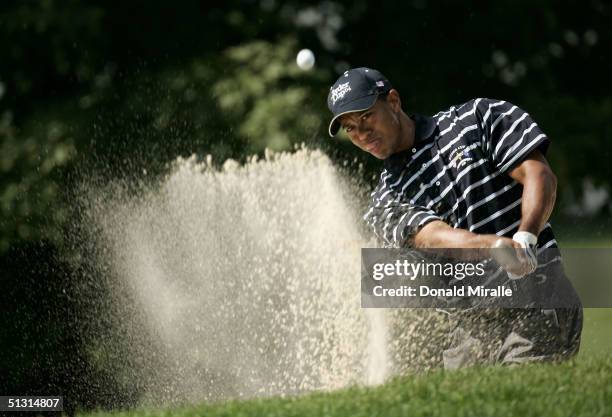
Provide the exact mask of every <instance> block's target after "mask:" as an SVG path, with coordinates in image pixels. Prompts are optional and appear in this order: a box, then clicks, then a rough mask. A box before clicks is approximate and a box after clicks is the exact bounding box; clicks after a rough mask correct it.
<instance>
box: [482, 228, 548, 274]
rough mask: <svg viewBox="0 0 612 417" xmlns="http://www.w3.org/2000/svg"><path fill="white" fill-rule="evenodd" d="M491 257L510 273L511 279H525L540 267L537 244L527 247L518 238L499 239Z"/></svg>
mask: <svg viewBox="0 0 612 417" xmlns="http://www.w3.org/2000/svg"><path fill="white" fill-rule="evenodd" d="M515 236H516V235H515ZM532 236H533V235H532ZM519 239H521V238H520V237H519ZM536 240H537V239H536ZM491 257H492V258H493V259H495V261H496V262H497V263H498V264H499V265H500V266H501V267H503V268H504V269H505V270H506V272H508V277H509V278H510V279H520V278H523V277H524V276H525V275H529V274H531V273H532V272H533V271H535V268H536V267H537V265H538V263H537V258H536V255H535V244H534V245H533V246H528V245H527V246H526V245H525V242H521V241H519V240H517V239H516V238H515V239H508V238H505V237H504V238H498V239H497V241H496V242H495V244H494V245H493V248H492V249H491Z"/></svg>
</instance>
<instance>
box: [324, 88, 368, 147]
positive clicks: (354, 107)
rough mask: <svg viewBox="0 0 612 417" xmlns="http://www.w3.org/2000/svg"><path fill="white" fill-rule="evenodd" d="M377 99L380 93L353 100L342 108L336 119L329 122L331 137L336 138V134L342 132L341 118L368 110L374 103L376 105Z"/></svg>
mask: <svg viewBox="0 0 612 417" xmlns="http://www.w3.org/2000/svg"><path fill="white" fill-rule="evenodd" d="M377 98H378V93H376V94H372V95H369V96H365V97H360V98H358V99H357V100H353V101H351V102H349V103H347V104H346V105H345V106H343V107H342V108H340V109H339V111H340V113H338V114H337V115H335V116H334V118H333V119H331V122H329V128H328V129H327V132H328V133H329V136H331V137H332V138H333V137H334V136H336V133H338V131H339V130H340V122H339V121H338V118H339V117H340V116H343V115H345V114H347V113H354V112H356V111H364V110H367V109H369V108H370V107H372V106H373V105H374V103H376V99H377Z"/></svg>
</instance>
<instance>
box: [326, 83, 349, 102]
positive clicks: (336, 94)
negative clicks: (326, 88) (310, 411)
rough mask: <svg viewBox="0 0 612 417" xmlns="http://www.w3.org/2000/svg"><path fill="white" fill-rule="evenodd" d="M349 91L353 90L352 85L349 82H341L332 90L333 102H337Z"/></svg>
mask: <svg viewBox="0 0 612 417" xmlns="http://www.w3.org/2000/svg"><path fill="white" fill-rule="evenodd" d="M349 91H351V86H350V85H349V83H348V82H346V83H343V84H339V85H338V87H336V88H334V89H333V90H332V91H331V101H332V104H336V101H338V100H341V99H342V97H344V96H345V95H346V93H348V92H349Z"/></svg>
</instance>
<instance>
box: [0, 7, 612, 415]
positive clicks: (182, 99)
mask: <svg viewBox="0 0 612 417" xmlns="http://www.w3.org/2000/svg"><path fill="white" fill-rule="evenodd" d="M611 13H612V7H611V6H610V4H608V3H606V2H603V1H600V0H587V1H580V2H579V1H563V2H558V1H552V0H542V1H538V2H537V3H533V2H530V1H526V0H520V1H498V2H483V1H478V0H470V1H464V2H460V3H459V2H433V1H429V0H411V1H402V2H391V1H389V2H369V1H366V0H356V1H350V2H349V1H333V0H324V1H319V2H317V1H314V2H311V1H300V0H288V1H283V2H280V1H275V0H261V1H256V0H244V1H237V0H230V1H194V0H186V1H180V2H165V1H157V0H151V1H143V0H134V1H118V0H108V1H93V0H90V1H86V0H63V1H59V0H23V1H4V2H2V3H1V4H0V258H1V259H0V267H1V268H0V277H1V278H2V284H3V287H4V288H7V289H8V290H7V291H5V292H4V293H3V294H2V296H1V298H0V303H1V305H2V306H3V309H2V310H1V311H0V313H1V314H2V316H0V319H2V322H3V323H9V324H7V325H6V326H5V327H4V328H3V329H2V331H1V332H0V341H1V342H2V343H1V345H0V388H2V387H3V384H5V385H4V386H5V387H12V389H13V390H15V392H26V391H29V392H31V391H33V390H34V391H35V390H37V389H38V390H43V391H44V389H43V388H44V387H47V388H48V387H49V386H51V387H56V388H57V387H60V388H61V389H62V390H66V392H69V393H71V394H70V395H72V398H73V399H74V401H75V403H77V404H80V405H81V406H84V407H96V406H104V405H105V403H104V401H103V400H102V399H101V398H103V397H104V395H103V393H104V392H108V391H111V392H113V390H112V388H113V387H115V385H116V382H113V381H110V380H108V378H109V377H108V375H104V373H103V371H101V370H100V369H98V368H96V367H95V366H93V365H92V364H89V363H87V358H81V356H79V354H78V352H82V351H83V344H84V343H85V341H84V340H81V337H85V336H83V335H84V334H86V333H87V328H86V327H87V326H86V325H85V324H84V323H83V321H84V319H83V317H81V316H79V313H78V311H73V310H74V309H73V307H74V300H73V299H71V296H75V297H76V294H77V292H78V291H82V288H83V285H85V286H86V285H88V284H83V283H82V282H85V281H86V280H85V279H84V278H83V277H86V276H87V273H86V271H84V270H79V269H78V268H77V270H76V271H75V270H74V268H69V267H68V266H66V265H65V264H64V263H63V262H62V261H59V260H58V259H60V258H62V257H63V256H66V251H68V252H70V248H69V246H68V245H67V242H68V243H69V240H70V239H69V233H70V231H71V230H72V228H73V226H74V225H73V223H74V220H75V215H76V216H78V213H75V191H74V190H75V189H76V186H77V185H78V184H80V183H81V182H82V181H83V180H84V179H88V178H92V177H96V178H102V179H104V180H108V179H113V178H130V177H142V176H143V173H145V172H146V173H147V175H148V176H149V177H153V178H154V177H155V176H156V175H158V174H161V173H163V172H164V171H165V170H166V169H167V166H168V165H167V163H168V162H169V161H172V160H174V159H175V158H176V157H177V156H188V155H191V154H194V153H195V154H196V155H198V157H201V158H203V157H205V155H208V154H210V155H212V157H213V159H214V161H216V162H217V163H222V162H223V161H224V160H225V159H227V158H234V159H237V160H244V158H245V157H246V156H248V155H251V154H254V153H262V152H263V151H264V149H266V148H271V149H275V150H283V149H291V148H292V147H293V146H294V145H295V144H298V143H302V142H304V143H306V144H308V145H310V146H316V147H321V148H323V149H325V150H326V151H327V152H328V153H329V154H330V156H331V157H332V158H333V159H334V160H337V161H341V160H345V159H350V160H353V158H357V161H359V162H363V163H364V164H365V167H366V169H365V170H363V171H360V172H362V174H359V175H364V179H365V180H366V181H370V180H371V178H372V175H373V174H375V173H376V170H377V168H378V166H379V162H377V161H374V160H372V159H371V158H368V157H366V156H365V155H363V154H360V153H358V152H356V151H355V150H354V149H353V147H352V145H350V143H348V142H347V141H346V139H340V140H338V141H330V140H328V139H327V138H326V129H327V122H328V120H329V115H328V112H327V109H326V105H325V99H326V95H327V91H328V88H329V85H330V84H331V83H332V82H333V81H334V80H335V78H336V77H337V76H338V75H339V74H340V73H341V72H343V71H344V70H345V69H347V68H349V67H353V66H370V67H374V68H377V69H380V70H381V71H382V72H383V73H385V75H386V76H387V77H388V78H389V79H390V80H391V81H392V82H393V84H394V85H395V87H396V88H397V89H398V90H399V92H400V94H401V96H402V99H403V105H404V108H405V110H407V111H409V112H418V113H424V114H433V113H435V112H437V111H439V110H442V109H445V108H448V107H449V106H450V105H452V104H457V103H461V102H463V101H465V100H468V99H471V98H473V97H493V98H503V99H506V100H509V101H512V102H514V103H515V104H517V105H520V106H521V107H523V108H525V109H526V110H527V111H529V112H530V113H531V114H532V115H533V116H534V118H535V120H537V121H538V122H539V124H540V125H541V127H542V128H543V130H544V131H545V132H547V133H548V135H549V136H550V137H551V139H552V141H553V146H552V147H551V150H550V154H549V159H550V161H551V164H552V166H553V168H554V170H555V172H556V173H557V174H558V177H559V183H560V184H561V189H560V193H561V199H560V201H561V203H560V205H561V207H559V208H558V210H557V214H559V213H561V212H563V210H564V207H563V205H569V203H571V202H572V201H573V200H574V199H576V198H578V197H579V196H580V195H581V191H582V188H583V185H584V181H585V180H587V179H588V180H589V181H590V182H592V183H593V184H595V185H597V186H603V187H609V186H610V181H611V179H612V164H611V163H610V162H609V161H610V158H611V156H612V155H611V149H612V147H611V145H610V141H611V131H612V130H611V128H610V117H611V116H612V97H611V96H610V80H609V69H610V67H611V66H612V59H611V56H610V53H609V51H610V49H611V48H610V46H611V44H612V42H611V41H612V29H611V28H612V25H610V18H611ZM304 47H307V48H310V49H312V50H313V51H314V52H315V54H316V58H317V65H316V67H315V69H314V70H312V71H309V72H304V71H301V70H299V69H298V68H297V66H296V65H295V62H294V58H295V55H296V53H297V52H298V50H299V49H301V48H304ZM609 213H610V205H609V203H608V204H607V205H605V206H604V207H603V208H602V209H601V212H600V213H599V214H600V215H604V216H606V218H608V217H609ZM598 227H599V231H600V232H601V227H602V226H601V223H600V224H599V226H598ZM67 237H68V239H67ZM60 254H61V256H60ZM90 278H91V277H90ZM77 288H78V291H77ZM60 289H61V290H63V291H64V292H61V291H59V290H60ZM54 290H57V291H59V292H57V291H54ZM94 290H95V288H94V289H90V292H91V293H92V294H93V293H94V292H95V291H94ZM71 291H72V292H71ZM58 294H59V295H58ZM42 295H46V296H47V297H48V300H47V301H46V302H45V303H42V304H41V303H40V302H39V300H40V297H41V296H42ZM71 303H72V304H71ZM49 312H55V313H53V314H49ZM60 313H61V314H60ZM11 323H12V324H11ZM23 329H27V330H26V331H24V330H23ZM33 335H35V336H33ZM28 337H29V338H30V339H31V338H33V341H32V340H30V341H28V340H27V339H28ZM24 338H25V339H24ZM71 352H72V353H71ZM74 352H77V353H74ZM41 358H43V359H41ZM56 363H60V364H62V367H63V368H62V369H63V371H61V372H60V371H57V370H54V371H52V370H51V368H52V367H53V366H54V365H53V364H56ZM64 368H65V369H64ZM75 369H76V371H75ZM57 372H59V374H58V373H57ZM62 372H63V373H62ZM58 375H59V376H58ZM53 378H55V380H54V379H53ZM41 381H42V382H41ZM53 381H54V382H53ZM84 381H89V382H88V384H89V385H87V384H85V383H84ZM91 381H94V382H91ZM79 384H84V385H83V388H82V391H79V389H78V388H75V387H78V385H79ZM92 384H93V385H92ZM113 384H115V385H113ZM70 387H72V388H70ZM109 387H110V388H109ZM58 389H59V388H58ZM71 389H72V391H70V390H71ZM75 390H76V391H75ZM105 390H107V391H105ZM0 391H2V392H5V390H0ZM92 392H94V393H95V392H98V393H100V396H99V397H95V395H94V396H92V395H90V394H91V393H92ZM86 394H87V395H89V396H87V395H86ZM130 395H131V394H130V393H126V394H125V399H124V401H125V404H130V398H131V397H130ZM119 403H121V401H119ZM114 405H116V403H115V404H114Z"/></svg>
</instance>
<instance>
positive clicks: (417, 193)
mask: <svg viewBox="0 0 612 417" xmlns="http://www.w3.org/2000/svg"><path fill="white" fill-rule="evenodd" d="M327 104H328V107H329V109H330V111H331V112H332V114H333V118H332V120H331V122H330V124H329V134H330V136H335V135H336V134H337V132H338V131H339V130H340V129H343V130H344V131H345V132H346V134H347V135H348V137H349V138H350V140H351V141H352V142H353V144H355V145H356V146H357V147H359V148H360V149H362V150H363V151H365V152H368V153H370V154H372V155H373V156H374V157H376V158H378V159H381V160H384V169H383V171H382V173H381V174H380V181H379V183H378V185H377V187H376V188H375V190H374V192H373V193H372V201H371V204H370V207H369V209H368V210H367V212H366V214H365V216H364V219H365V221H366V222H367V224H368V225H369V226H370V227H371V228H372V231H373V232H374V233H375V234H376V236H377V237H378V238H379V239H380V240H382V242H383V243H384V245H385V246H387V247H396V248H400V247H413V248H482V249H485V250H487V249H488V248H492V247H494V245H495V244H496V242H498V241H499V240H500V239H501V240H502V242H503V243H505V244H507V245H511V246H513V247H515V248H520V249H521V250H519V251H518V252H520V253H522V255H521V262H520V264H519V265H518V266H515V267H513V268H511V269H508V275H509V278H511V279H522V280H525V279H530V278H531V277H532V275H535V274H536V273H537V272H538V268H540V266H539V265H538V261H537V257H536V250H537V249H539V248H542V249H544V248H550V249H552V250H554V249H555V248H557V242H556V240H555V236H554V234H553V230H552V227H551V225H550V224H549V223H548V219H549V217H550V215H551V213H552V211H553V208H554V204H555V194H556V186H557V180H556V177H555V175H554V174H553V172H552V170H551V168H550V166H549V164H548V162H547V160H546V158H545V154H546V150H547V148H548V146H549V144H550V140H549V139H548V137H547V136H546V134H544V133H543V132H542V130H541V129H540V128H539V126H538V125H537V124H536V122H535V121H534V120H533V119H532V118H531V116H530V115H529V114H528V113H526V112H525V111H523V110H522V109H520V108H519V107H517V106H515V105H513V104H512V103H508V102H506V101H503V100H493V99H487V98H478V99H474V100H470V101H468V102H466V103H463V104H461V105H456V106H452V107H450V108H449V109H447V110H445V111H441V112H439V113H437V114H435V115H434V116H433V117H426V116H421V115H417V114H414V115H409V114H407V113H406V112H405V111H404V110H403V109H402V102H401V97H400V94H399V92H398V91H397V90H395V89H394V88H393V87H392V86H391V84H390V82H389V80H387V78H386V77H384V76H383V75H382V74H381V73H380V72H379V71H377V70H374V69H370V68H355V69H351V70H348V71H346V72H345V73H344V74H342V75H341V76H340V77H339V78H338V80H337V81H336V82H335V84H334V85H333V86H332V87H331V88H330V90H329V95H328V99H327ZM450 315H451V317H450V319H451V320H452V323H453V325H452V326H451V330H452V331H451V333H450V335H449V336H450V337H449V338H448V340H447V345H446V346H444V347H443V349H442V358H441V359H442V360H443V363H444V366H445V367H446V368H457V367H461V366H466V365H471V364H474V363H520V362H529V361H553V360H563V359H567V358H570V357H572V356H573V355H575V354H576V353H577V352H578V349H579V345H580V334H581V330H582V306H581V304H580V301H579V299H578V298H577V296H576V298H575V302H574V303H573V304H572V305H570V306H568V307H567V308H556V309H535V308H531V309H494V310H480V311H477V312H476V311H474V310H472V311H457V312H455V313H452V314H450Z"/></svg>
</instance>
